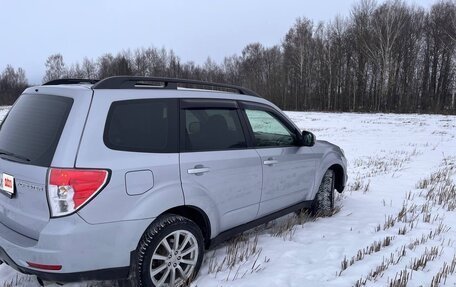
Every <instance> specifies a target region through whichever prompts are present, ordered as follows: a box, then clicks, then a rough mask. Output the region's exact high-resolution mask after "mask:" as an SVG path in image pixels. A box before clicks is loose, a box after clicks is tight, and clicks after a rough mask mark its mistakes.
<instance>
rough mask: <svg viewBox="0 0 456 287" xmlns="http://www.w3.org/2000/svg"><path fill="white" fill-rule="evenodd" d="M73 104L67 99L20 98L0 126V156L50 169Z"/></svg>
mask: <svg viewBox="0 0 456 287" xmlns="http://www.w3.org/2000/svg"><path fill="white" fill-rule="evenodd" d="M72 105H73V99H71V98H66V97H57V96H48V95H23V96H21V97H20V98H19V99H18V100H17V102H16V103H15V104H14V106H13V108H12V109H11V110H10V112H9V114H8V115H7V117H6V118H5V120H4V122H3V123H2V126H1V129H0V150H1V152H2V153H3V154H2V155H1V156H2V157H5V158H8V159H11V160H17V161H21V162H25V163H30V164H33V165H39V166H46V167H48V166H50V165H51V162H52V158H53V157H54V153H55V149H56V147H57V144H58V141H59V139H60V135H61V134H62V130H63V127H64V126H65V123H66V120H67V118H68V114H69V113H70V110H71V106H72ZM5 153H10V154H11V153H13V154H14V155H11V156H8V155H5Z"/></svg>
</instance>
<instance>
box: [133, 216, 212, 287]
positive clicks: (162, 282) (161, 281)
mask: <svg viewBox="0 0 456 287" xmlns="http://www.w3.org/2000/svg"><path fill="white" fill-rule="evenodd" d="M203 245H204V239H203V235H202V233H201V230H200V228H199V227H198V225H196V224H195V223H194V222H193V221H191V220H189V219H187V218H184V217H182V216H178V215H165V216H163V217H162V218H160V219H159V220H157V221H156V222H155V223H153V224H152V225H151V226H150V227H149V228H148V230H147V231H146V233H145V234H144V235H143V237H142V239H141V242H140V244H139V246H138V258H137V265H136V267H137V268H136V269H137V271H136V276H137V278H136V281H137V285H138V286H145V287H161V286H170V287H172V286H187V285H188V283H189V281H190V280H191V279H193V277H194V276H195V275H196V274H197V273H198V270H199V268H200V267H201V262H202V260H203V253H204V248H203Z"/></svg>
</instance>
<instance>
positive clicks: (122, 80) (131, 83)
mask: <svg viewBox="0 0 456 287" xmlns="http://www.w3.org/2000/svg"><path fill="white" fill-rule="evenodd" d="M157 83H161V84H162V85H156V84H157ZM179 84H182V85H191V86H203V87H213V88H221V89H225V90H234V91H237V92H238V93H239V94H242V95H249V96H255V97H258V95H257V94H256V93H255V92H253V91H251V90H249V89H246V88H243V87H240V86H235V85H229V84H220V83H211V82H204V81H198V80H186V79H176V78H160V77H135V76H116V77H110V78H106V79H104V80H101V81H99V82H97V83H96V84H95V85H93V86H92V89H135V88H136V89H138V88H139V89H141V88H162V89H174V90H177V88H178V85H179Z"/></svg>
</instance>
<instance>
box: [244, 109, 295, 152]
mask: <svg viewBox="0 0 456 287" xmlns="http://www.w3.org/2000/svg"><path fill="white" fill-rule="evenodd" d="M245 112H246V114H247V118H248V119H249V122H250V125H251V127H252V130H253V134H254V136H255V145H256V146H257V147H274V146H291V145H293V144H294V143H295V136H294V134H293V133H291V132H290V131H289V130H288V129H287V128H286V126H285V125H284V124H282V123H281V122H280V121H279V120H278V119H277V118H276V117H274V116H273V115H272V114H270V113H268V112H265V111H260V110H249V109H247V110H245Z"/></svg>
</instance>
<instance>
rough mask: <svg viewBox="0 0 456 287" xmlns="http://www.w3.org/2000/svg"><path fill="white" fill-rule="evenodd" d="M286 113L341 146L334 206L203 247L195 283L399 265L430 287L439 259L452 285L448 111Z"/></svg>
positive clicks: (455, 228)
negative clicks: (327, 212)
mask: <svg viewBox="0 0 456 287" xmlns="http://www.w3.org/2000/svg"><path fill="white" fill-rule="evenodd" d="M0 114H1V115H2V116H3V115H4V113H2V111H1V110H0ZM287 114H288V115H289V117H290V118H291V119H292V120H293V121H295V122H296V123H297V124H298V126H299V127H300V128H302V129H306V130H309V131H311V132H313V133H314V134H315V135H316V136H317V139H322V140H328V141H330V142H333V143H335V144H337V145H339V146H340V147H341V148H343V149H344V151H345V154H346V157H347V159H348V162H349V170H348V173H349V181H348V186H347V188H346V190H345V192H344V193H343V194H342V195H341V196H338V198H337V203H336V204H337V206H338V209H339V211H338V212H337V213H336V214H334V215H333V216H332V217H325V218H317V219H315V220H314V219H311V218H309V217H307V216H305V215H301V216H300V217H298V216H296V215H294V214H293V215H288V216H285V217H283V218H280V219H278V220H276V221H274V222H272V223H269V224H267V225H266V226H262V227H259V228H257V229H255V230H252V231H250V232H247V233H246V234H244V235H243V236H240V237H238V238H237V239H236V240H232V241H230V242H227V243H225V244H222V245H221V246H218V247H217V248H215V249H213V250H210V251H208V252H206V254H205V261H204V262H203V266H202V268H201V271H200V274H199V276H198V277H197V278H196V280H195V282H194V284H193V285H194V286H199V287H201V286H242V287H247V286H252V287H253V286H254V287H257V286H354V285H356V283H357V281H358V280H360V281H358V282H364V280H366V281H365V282H366V286H388V285H389V283H390V282H391V281H392V280H394V279H395V278H396V280H399V279H400V274H401V272H402V274H403V275H404V274H405V275H407V276H404V277H402V280H403V282H404V280H405V281H408V284H407V286H431V282H432V280H435V279H433V278H434V277H435V276H437V274H438V273H439V270H440V269H442V268H443V267H444V265H445V264H446V265H449V267H450V268H448V269H447V270H446V272H444V273H446V274H447V275H448V278H446V286H455V284H456V274H453V273H454V272H455V271H456V270H455V267H456V262H453V266H452V265H451V264H452V261H453V258H454V256H455V254H456V253H455V251H456V246H455V244H454V242H455V241H456V216H455V210H456V188H455V186H454V183H455V180H454V179H455V173H456V139H455V136H456V117H455V116H443V115H415V114H412V115H394V114H354V113H317V112H288V113H287ZM439 171H440V172H439ZM436 172H438V173H436ZM431 175H432V177H431ZM423 179H428V180H427V181H423ZM290 226H291V227H290ZM287 227H288V228H287ZM344 258H346V261H345V265H346V266H345V267H346V268H345V267H344V268H342V266H343V265H344V263H343V262H344ZM420 258H421V260H419V259H420ZM350 261H351V262H350ZM375 271H376V272H375ZM369 274H371V276H369ZM441 275H442V274H441ZM407 278H408V279H407ZM17 280H18V281H20V282H19V283H18V284H16V285H15V284H14V282H16V281H17ZM8 282H13V284H12V286H28V287H31V286H39V285H38V284H37V283H36V281H35V279H34V278H33V277H30V276H24V275H20V274H18V273H16V272H15V271H13V270H12V269H10V268H9V267H7V266H5V265H2V266H0V286H6V285H7V284H6V283H8ZM443 282H444V281H443V279H442V280H441V283H440V285H443ZM109 285H110V284H109V283H94V284H92V285H91V286H109ZM440 285H439V284H436V285H434V286H440ZM7 286H10V285H7ZM65 286H79V285H78V284H68V285H65ZM359 286H362V285H361V284H359ZM397 286H399V285H397Z"/></svg>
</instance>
